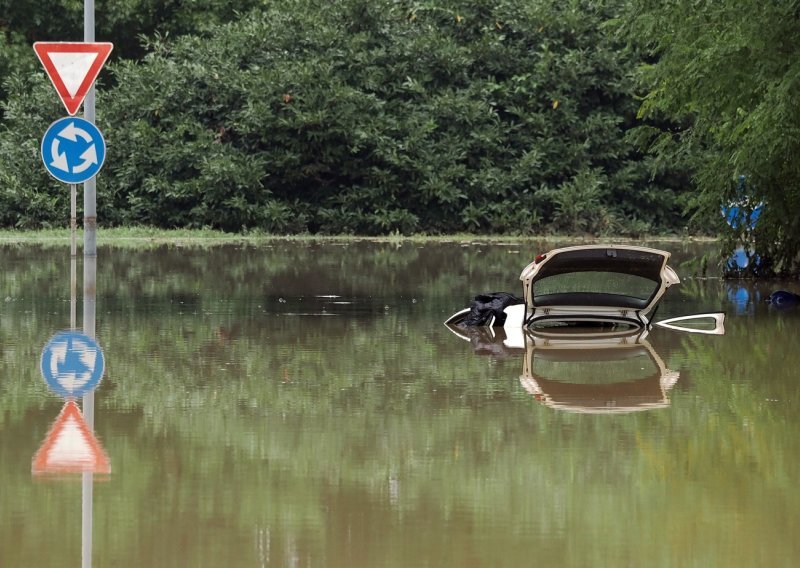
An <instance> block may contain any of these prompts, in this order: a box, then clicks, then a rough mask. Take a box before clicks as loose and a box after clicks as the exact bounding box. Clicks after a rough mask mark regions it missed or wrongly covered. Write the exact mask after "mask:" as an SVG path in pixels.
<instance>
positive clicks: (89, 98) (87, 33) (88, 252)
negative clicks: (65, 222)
mask: <svg viewBox="0 0 800 568" xmlns="http://www.w3.org/2000/svg"><path fill="white" fill-rule="evenodd" d="M83 41H84V42H87V43H93V42H94V0H84V3H83ZM94 95H95V89H94V85H92V87H91V88H90V89H89V92H88V93H87V94H86V99H85V100H84V103H83V117H84V118H85V119H86V120H88V121H89V122H91V123H92V124H94V122H95V109H94V103H95V97H94ZM96 254H97V184H96V183H95V179H94V177H92V179H90V180H87V181H85V182H84V183H83V256H84V258H85V257H87V256H95V255H96ZM87 333H88V332H87ZM92 336H93V335H92ZM90 337H91V336H90Z"/></svg>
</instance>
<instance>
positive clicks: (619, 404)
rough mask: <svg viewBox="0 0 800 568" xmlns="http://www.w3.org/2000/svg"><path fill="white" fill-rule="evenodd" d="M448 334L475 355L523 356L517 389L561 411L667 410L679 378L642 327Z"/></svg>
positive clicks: (479, 330) (487, 330)
mask: <svg viewBox="0 0 800 568" xmlns="http://www.w3.org/2000/svg"><path fill="white" fill-rule="evenodd" d="M449 328H450V330H451V331H452V332H453V333H455V334H456V335H458V336H459V337H461V338H462V339H465V340H467V341H470V343H471V344H472V346H473V349H474V350H475V352H476V353H478V354H492V355H495V356H496V355H504V356H510V355H514V354H519V355H520V356H523V357H524V360H523V364H522V374H521V375H520V378H519V380H520V384H521V385H522V386H523V388H524V389H525V390H526V391H528V392H529V393H531V394H532V395H533V396H534V397H535V398H536V400H538V401H539V402H541V403H543V404H545V405H547V406H549V407H551V408H556V409H559V410H566V411H572V412H584V413H594V414H607V413H625V412H633V411H638V410H650V409H654V408H663V407H666V406H669V398H668V393H669V391H670V390H671V389H672V387H673V386H674V385H675V383H676V382H677V381H678V377H679V373H678V372H676V371H672V370H670V369H668V368H667V366H666V365H665V364H664V361H663V360H662V359H661V357H659V355H658V354H657V353H656V351H655V350H654V349H653V347H652V346H651V345H650V343H649V342H648V341H647V339H646V337H647V335H648V331H647V330H646V329H643V328H638V329H627V330H624V331H620V330H612V329H603V330H599V329H598V328H597V327H556V328H550V329H547V330H525V331H518V332H516V333H515V332H511V333H508V331H509V330H506V329H503V328H497V329H496V330H492V329H490V328H464V327H454V326H449Z"/></svg>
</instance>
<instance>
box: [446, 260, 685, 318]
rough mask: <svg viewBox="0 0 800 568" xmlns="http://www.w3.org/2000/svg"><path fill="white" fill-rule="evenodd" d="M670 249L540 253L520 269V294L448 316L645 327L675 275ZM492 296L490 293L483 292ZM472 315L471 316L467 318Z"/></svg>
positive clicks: (676, 277) (678, 280)
mask: <svg viewBox="0 0 800 568" xmlns="http://www.w3.org/2000/svg"><path fill="white" fill-rule="evenodd" d="M669 257H670V253H668V252H665V251H661V250H656V249H651V248H645V247H637V246H627V245H586V246H575V247H567V248H561V249H555V250H552V251H550V252H548V253H546V254H541V255H539V256H537V257H536V259H535V260H534V261H533V262H532V263H530V264H529V265H528V266H526V267H525V269H524V270H523V271H522V274H521V275H520V280H522V283H523V292H524V298H523V299H519V298H516V299H513V300H507V299H506V298H505V297H510V298H513V296H510V295H508V294H505V295H503V294H499V295H498V296H504V298H503V300H504V301H503V302H502V304H500V305H498V302H496V301H494V302H489V303H486V304H485V305H484V306H476V305H474V304H473V307H472V308H468V309H465V310H461V311H460V312H458V313H456V314H454V315H453V316H451V317H450V318H449V319H448V320H447V322H445V323H448V324H452V325H459V324H466V325H483V324H482V323H476V321H478V322H480V318H476V317H473V316H475V315H476V314H475V312H476V311H480V310H481V309H484V310H488V311H489V312H491V313H490V314H488V313H487V312H484V313H483V314H480V315H484V316H485V315H490V317H489V318H488V319H486V320H484V321H486V325H490V326H491V325H501V326H505V327H533V326H539V325H542V324H548V323H550V324H552V323H562V324H563V323H570V324H577V323H580V324H583V325H585V324H590V323H595V324H612V325H614V324H616V325H622V326H624V327H634V328H638V327H647V326H648V325H649V323H650V318H652V314H653V312H654V310H655V308H656V306H657V304H658V302H659V300H660V299H661V297H662V296H663V295H664V292H666V290H667V288H669V287H670V286H672V285H673V284H678V283H679V282H680V279H679V278H678V275H677V274H675V271H674V270H672V268H670V267H669V266H667V261H668V260H669ZM488 296H491V295H488ZM471 317H472V320H473V321H472V322H471V321H470V319H471Z"/></svg>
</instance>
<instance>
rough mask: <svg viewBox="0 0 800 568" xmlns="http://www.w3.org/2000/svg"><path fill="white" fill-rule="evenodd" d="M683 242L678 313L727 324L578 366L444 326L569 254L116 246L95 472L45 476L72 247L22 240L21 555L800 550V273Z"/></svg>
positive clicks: (1, 252) (586, 356)
mask: <svg viewBox="0 0 800 568" xmlns="http://www.w3.org/2000/svg"><path fill="white" fill-rule="evenodd" d="M661 247H662V248H665V249H667V250H671V251H672V252H673V254H674V258H673V262H672V264H673V266H674V267H675V268H676V270H677V272H678V274H679V275H680V276H681V277H682V279H683V282H682V284H681V285H680V286H678V287H676V288H673V289H671V290H670V291H669V292H668V294H667V295H666V296H665V299H664V301H663V302H662V306H661V308H660V311H659V314H658V316H659V318H661V317H667V316H670V315H683V314H687V313H693V312H699V311H712V310H720V309H721V310H724V311H726V312H727V314H728V319H727V322H726V334H725V335H724V336H701V335H689V334H681V333H677V332H672V331H667V330H660V329H654V330H652V331H651V332H650V333H649V334H648V335H647V337H645V338H643V340H642V341H639V342H638V343H636V345H635V346H633V347H632V348H631V349H630V350H627V351H626V350H623V351H619V350H617V351H614V350H602V349H595V350H594V351H592V350H591V349H589V350H586V349H584V350H582V351H581V350H579V352H578V357H577V358H576V357H572V358H570V357H565V356H564V355H565V354H564V352H558V350H553V349H549V350H548V349H546V348H541V345H539V346H537V345H535V343H536V342H535V341H532V340H531V339H530V338H528V343H527V345H526V344H525V343H524V342H523V344H522V346H519V345H517V346H511V347H509V346H508V344H507V343H506V344H504V343H503V341H502V339H503V337H502V336H500V337H498V336H495V337H491V336H489V337H467V338H460V337H458V336H456V335H454V334H453V333H451V332H450V331H449V330H448V329H447V328H446V327H445V326H443V325H442V321H443V320H444V319H446V317H447V316H449V315H450V314H451V313H452V312H454V311H456V310H458V309H461V308H462V307H466V306H467V305H468V302H469V300H470V298H471V297H472V296H473V295H474V294H476V293H478V292H482V291H493V290H506V291H511V292H517V293H519V292H520V286H519V281H518V280H517V278H518V276H519V272H520V271H521V269H522V268H523V267H524V265H525V264H527V263H528V262H529V260H530V259H531V258H533V256H534V255H535V254H536V253H538V252H543V251H545V250H547V249H548V248H552V245H545V244H538V245H534V244H531V243H526V244H513V243H510V244H502V243H481V242H471V243H462V242H453V243H431V244H419V243H411V242H391V243H386V242H350V243H325V244H322V243H313V242H308V243H297V242H273V243H270V244H264V245H258V246H253V245H237V246H234V245H231V246H219V247H212V248H195V247H179V246H167V245H164V246H152V247H142V248H139V249H128V248H110V247H105V248H103V247H101V249H100V252H99V255H98V259H97V299H96V322H95V323H96V337H97V340H98V342H99V343H100V344H101V345H102V347H103V350H104V354H105V359H106V371H105V376H104V378H103V380H102V382H101V383H100V386H99V388H98V389H97V390H96V391H95V392H94V412H93V421H94V434H95V436H96V438H97V440H98V442H99V444H100V445H101V448H102V450H103V451H104V452H105V454H106V455H107V458H108V462H109V464H110V473H106V474H96V475H93V476H87V475H81V474H77V475H70V474H62V475H46V474H45V475H42V474H34V473H33V470H34V469H35V468H34V466H35V463H34V457H35V456H36V455H37V452H39V451H40V449H41V448H42V447H43V445H44V444H45V443H46V440H47V439H48V435H49V432H51V430H50V429H51V427H52V426H53V424H54V422H55V421H56V420H57V417H58V416H59V413H60V412H61V411H62V408H63V407H64V401H63V400H62V399H61V398H59V397H58V396H56V395H55V394H53V393H51V392H50V391H49V390H48V389H47V386H46V384H45V382H44V380H43V379H42V377H41V374H40V370H39V361H40V358H41V355H42V349H43V347H44V346H45V344H46V343H47V341H48V339H49V338H50V337H52V336H53V335H54V334H55V333H56V332H57V331H60V330H63V329H65V328H69V327H70V307H71V298H70V261H69V249H68V246H65V247H63V248H62V247H40V246H31V245H24V246H23V245H14V246H10V245H9V246H3V247H0V260H1V261H2V266H3V267H4V271H3V273H2V275H1V276H0V282H2V286H3V291H2V294H1V295H0V301H2V303H1V304H0V308H1V309H2V312H0V334H1V335H0V341H1V342H2V343H1V344H2V377H1V378H0V409H2V414H0V417H1V418H0V427H1V428H2V436H1V437H0V477H1V479H0V486H2V488H3V491H2V495H3V497H2V503H3V512H4V514H3V515H2V517H0V519H2V520H0V535H2V536H0V538H1V539H2V540H1V541H0V550H2V552H0V564H2V566H21V567H23V566H24V567H28V566H37V567H38V566H79V565H84V566H87V565H94V566H112V565H113V566H211V567H213V566H333V567H336V566H342V567H345V566H346V567H354V566H369V567H371V566H389V567H392V566H414V567H418V566H436V567H439V566H460V567H461V566H529V565H533V564H534V563H537V564H539V563H541V564H543V565H556V566H564V565H571V566H587V565H595V566H596V565H613V566H645V565H646V566H709V565H714V566H748V565H770V566H789V565H794V564H795V559H796V557H797V555H798V553H800V542H798V539H797V538H796V535H797V534H798V529H800V496H798V492H797V491H796V489H795V483H796V480H797V479H800V443H799V442H798V436H797V432H798V431H800V419H798V414H799V413H798V406H799V405H798V394H799V391H800V386H799V385H800V383H799V382H798V377H797V369H798V368H800V355H799V354H798V350H797V349H796V342H797V337H798V336H800V333H799V332H800V311H798V310H788V311H784V312H778V311H776V310H774V309H771V308H770V307H769V306H768V305H767V304H766V303H765V302H764V299H765V298H766V297H767V296H768V295H769V292H770V291H771V290H773V289H775V288H777V287H783V288H789V289H794V288H792V286H794V285H793V284H791V283H789V284H787V283H774V282H773V283H762V284H758V285H755V284H752V283H740V282H724V281H721V280H719V279H714V278H704V277H702V275H701V274H698V271H699V267H700V266H701V263H700V262H699V258H700V257H701V256H702V255H703V254H707V253H710V252H711V251H710V248H709V247H707V246H706V247H703V246H700V245H694V244H681V243H677V244H676V243H669V244H663V245H661ZM77 273H78V275H81V274H82V267H81V261H79V263H78V270H77ZM79 280H80V278H79ZM78 291H79V292H78V294H79V298H78V304H77V310H76V312H77V320H78V321H77V324H78V326H79V327H80V326H82V325H83V322H82V321H81V320H82V317H81V316H82V314H83V313H84V305H83V299H82V285H81V284H80V282H79V285H78ZM794 291H798V290H796V289H795V290H794ZM465 339H466V340H465ZM634 343H635V342H634ZM573 355H575V353H573ZM604 397H605V398H604ZM587 401H589V402H587ZM597 401H603V402H602V404H597ZM77 402H78V404H79V406H84V405H85V403H84V402H83V401H82V400H78V401H77ZM84 410H86V409H85V408H84ZM87 478H88V483H87ZM87 494H88V495H89V496H90V497H91V501H90V507H89V509H88V511H89V512H90V513H91V515H90V516H89V518H88V519H87V517H86V506H85V504H86V502H87ZM87 520H88V521H89V522H87ZM87 531H88V532H89V536H90V537H91V539H90V540H89V541H87ZM87 542H88V545H89V547H88V553H87Z"/></svg>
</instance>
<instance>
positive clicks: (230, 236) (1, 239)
mask: <svg viewBox="0 0 800 568" xmlns="http://www.w3.org/2000/svg"><path fill="white" fill-rule="evenodd" d="M274 240H287V241H363V240H367V241H376V242H400V241H410V242H464V243H471V242H492V243H498V244H501V243H504V242H507V243H509V244H513V243H521V242H531V241H538V242H541V241H552V242H558V241H561V242H563V241H565V240H569V241H572V242H586V243H591V242H610V241H613V242H616V243H624V242H646V241H660V242H664V241H671V242H681V241H687V240H691V241H696V240H707V241H710V240H713V239H709V238H707V237H694V236H676V235H652V236H647V237H642V238H638V239H632V238H630V237H588V236H574V235H540V236H514V235H472V234H467V233H462V234H454V235H435V236H433V235H411V236H403V235H386V236H379V237H368V236H354V235H311V234H300V235H271V234H266V233H259V232H251V233H241V234H237V233H224V232H222V231H216V230H212V229H169V230H166V229H156V228H152V227H127V228H102V227H101V228H99V229H98V231H97V242H98V244H99V245H114V246H116V245H119V246H123V245H147V244H196V245H216V244H228V243H253V244H257V243H259V242H267V241H274ZM69 242H70V231H69V229H68V228H64V229H41V230H13V229H0V244H26V243H30V244H41V245H54V246H61V245H64V246H66V245H69ZM77 242H78V246H79V247H80V245H81V244H82V242H83V230H82V229H78V231H77Z"/></svg>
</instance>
